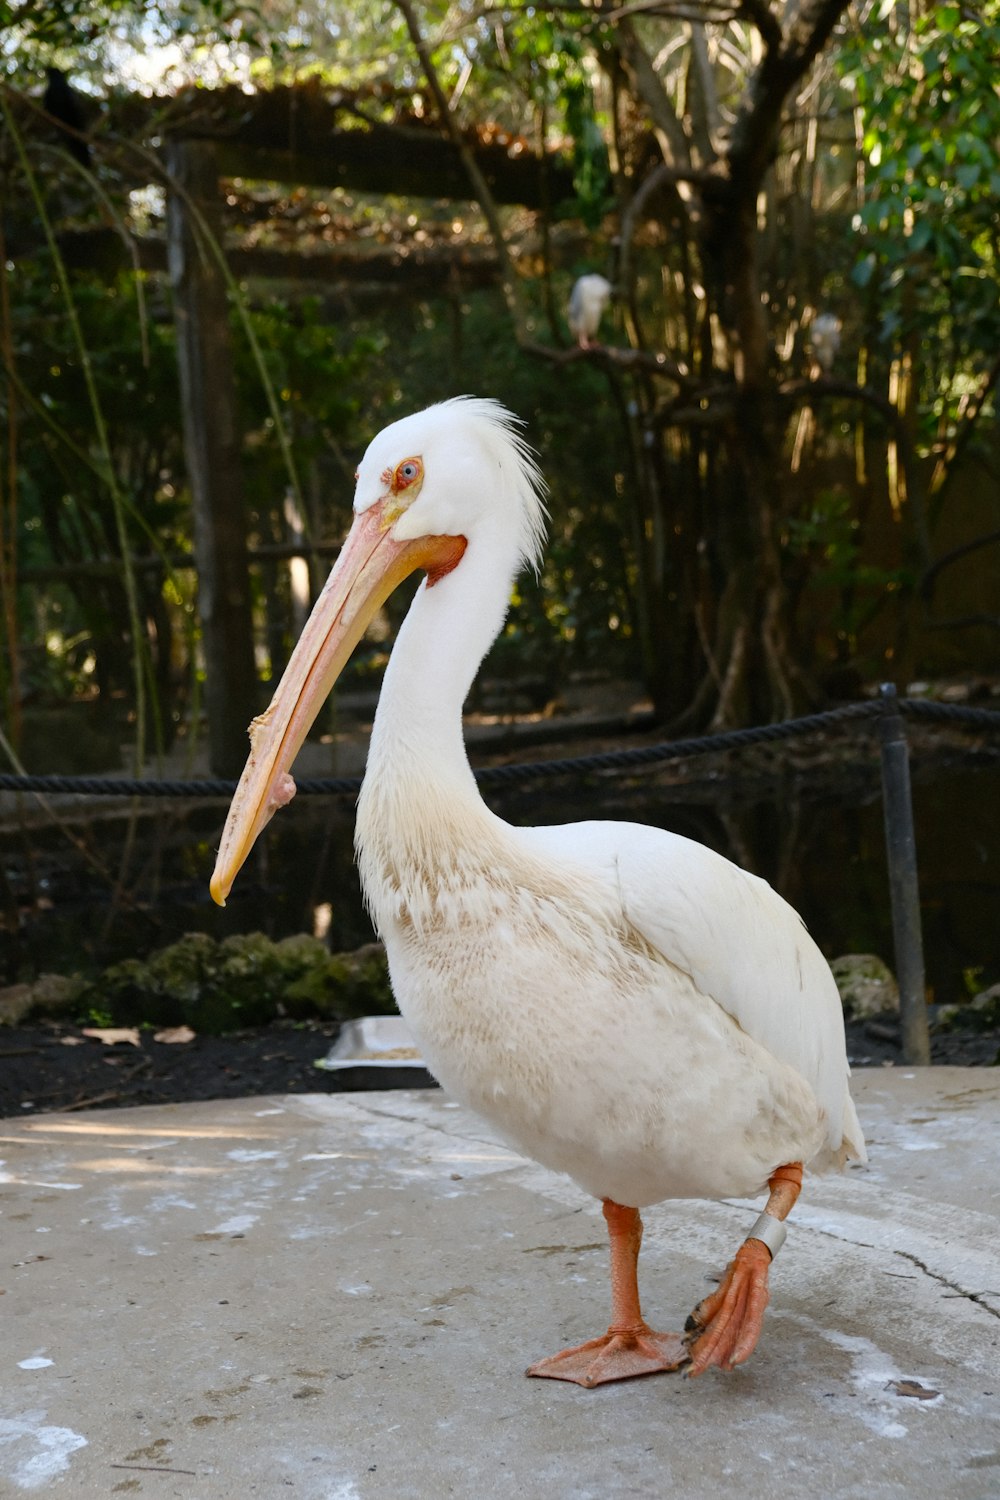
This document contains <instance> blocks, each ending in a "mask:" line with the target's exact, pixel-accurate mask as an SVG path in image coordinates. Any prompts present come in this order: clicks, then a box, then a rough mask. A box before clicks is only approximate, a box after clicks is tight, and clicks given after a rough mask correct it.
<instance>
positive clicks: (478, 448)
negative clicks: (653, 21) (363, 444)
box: [354, 396, 545, 577]
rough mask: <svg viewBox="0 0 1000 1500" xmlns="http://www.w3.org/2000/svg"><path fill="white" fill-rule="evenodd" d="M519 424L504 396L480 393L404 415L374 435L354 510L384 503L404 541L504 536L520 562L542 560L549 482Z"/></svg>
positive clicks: (383, 508) (380, 508)
mask: <svg viewBox="0 0 1000 1500" xmlns="http://www.w3.org/2000/svg"><path fill="white" fill-rule="evenodd" d="M519 427H520V423H519V422H518V419H517V418H516V417H515V416H513V415H512V414H511V413H510V412H509V411H507V410H506V408H505V407H503V406H501V405H500V403H499V402H498V401H488V400H481V399H479V398H477V397H475V396H459V397H457V398H456V399H455V400H453V401H442V402H441V403H440V404H439V405H437V406H429V407H428V408H427V409H426V411H419V412H414V414H413V415H412V416H409V417H402V418H401V419H400V420H399V421H398V422H393V423H392V424H391V425H390V426H389V427H386V428H384V429H383V430H382V431H381V432H380V433H379V434H378V436H377V437H375V438H373V439H372V441H371V443H370V444H369V445H368V450H367V452H366V453H365V456H364V458H363V459H362V460H361V463H360V464H359V465H358V470H357V474H356V475H355V478H356V481H357V488H356V490H355V495H354V512H355V515H356V516H362V515H364V514H365V512H366V511H368V510H370V509H372V508H375V509H377V510H378V512H379V514H380V516H381V517H382V520H383V522H384V523H387V524H388V525H389V526H390V527H391V529H392V535H393V537H394V538H395V540H396V541H397V542H406V541H416V540H417V539H418V538H421V537H423V538H431V537H464V538H465V540H466V541H467V542H468V541H470V540H473V539H474V538H475V537H476V536H477V535H478V534H479V533H480V532H484V533H488V534H489V536H490V537H491V538H496V537H497V536H498V534H499V535H503V536H506V537H510V539H511V541H512V543H513V545H514V546H515V547H516V549H517V556H518V561H519V562H528V563H530V564H531V565H532V566H534V565H536V564H537V561H538V554H539V552H540V549H541V543H542V538H543V534H544V523H545V510H544V507H543V505H542V501H541V491H542V489H543V483H542V477H541V475H540V473H539V471H538V468H537V465H536V464H535V461H534V459H533V457H532V455H531V451H530V449H529V448H528V446H527V444H526V443H525V441H524V439H523V437H522V436H521V433H520V431H519ZM453 565H454V564H453ZM429 571H431V570H429ZM432 576H433V574H432ZM437 576H439V577H440V576H441V574H440V573H438V575H437Z"/></svg>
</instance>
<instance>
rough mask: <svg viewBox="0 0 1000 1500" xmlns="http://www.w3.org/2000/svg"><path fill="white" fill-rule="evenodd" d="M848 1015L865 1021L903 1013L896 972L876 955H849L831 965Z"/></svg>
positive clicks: (846, 954)
mask: <svg viewBox="0 0 1000 1500" xmlns="http://www.w3.org/2000/svg"><path fill="white" fill-rule="evenodd" d="M830 968H831V969H832V970H833V977H834V979H835V980H836V981H837V988H838V990H839V991H840V998H841V1000H842V1001H843V1005H844V1013H845V1014H846V1015H847V1016H848V1017H849V1019H850V1020H852V1021H865V1020H868V1018H869V1017H871V1016H880V1015H883V1014H884V1013H885V1012H886V1011H897V1012H898V1010H899V985H898V984H897V983H896V980H895V977H894V975H893V973H892V970H891V969H890V968H889V967H888V965H887V964H884V963H883V962H882V960H881V959H880V958H879V957H878V956H877V955H876V954H874V953H845V954H843V955H842V956H841V957H840V958H835V959H834V960H833V961H832V963H831V964H830Z"/></svg>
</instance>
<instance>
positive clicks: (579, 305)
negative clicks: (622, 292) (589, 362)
mask: <svg viewBox="0 0 1000 1500" xmlns="http://www.w3.org/2000/svg"><path fill="white" fill-rule="evenodd" d="M613 292H614V288H613V287H612V285H611V282H610V281H608V279H607V277H605V276H598V275H597V274H596V272H592V273H591V274H590V275H588V276H580V277H579V278H578V279H577V281H576V282H575V283H574V286H573V290H572V292H571V293H570V298H569V306H568V307H567V309H566V321H567V323H568V324H569V328H570V332H571V333H572V335H573V337H574V338H575V339H576V341H577V343H578V344H579V345H580V348H581V349H589V348H590V347H591V343H592V341H593V338H594V336H595V334H596V333H597V330H598V328H600V326H601V319H602V318H603V317H604V310H605V308H606V307H607V305H608V303H609V302H610V301H611V297H612V295H613Z"/></svg>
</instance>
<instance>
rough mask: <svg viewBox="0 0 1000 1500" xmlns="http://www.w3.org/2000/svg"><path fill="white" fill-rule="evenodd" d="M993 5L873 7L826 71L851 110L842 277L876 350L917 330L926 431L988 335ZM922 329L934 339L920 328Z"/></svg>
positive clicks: (993, 181) (996, 27)
mask: <svg viewBox="0 0 1000 1500" xmlns="http://www.w3.org/2000/svg"><path fill="white" fill-rule="evenodd" d="M998 56H1000V5H998V4H997V3H996V0H989V3H986V4H984V5H982V6H980V7H978V9H977V12H976V13H975V14H973V13H972V12H971V11H969V10H967V9H964V8H962V7H960V6H958V5H956V4H945V5H930V6H927V7H926V8H925V9H923V10H921V11H919V12H917V13H916V19H915V20H914V22H913V24H912V26H910V25H908V24H907V22H906V12H905V10H904V11H901V10H900V8H899V7H897V6H893V5H888V4H883V5H882V7H881V9H880V10H879V11H878V12H877V13H876V14H874V15H873V16H872V17H871V18H870V19H869V21H868V23H867V24H866V25H865V27H864V28H863V29H859V30H858V31H857V32H855V34H854V35H853V36H852V38H851V39H850V40H849V42H848V43H847V44H846V45H845V47H844V48H843V50H842V52H841V54H840V57H839V64H838V65H839V67H840V70H841V74H842V77H843V81H844V83H845V85H846V86H847V88H848V89H849V90H850V92H851V94H852V95H853V96H854V98H856V100H857V105H858V108H859V110H860V113H861V117H862V120H863V141H862V150H863V153H864V158H865V164H866V165H865V194H864V200H863V202H862V203H861V205H860V207H859V208H858V211H857V214H856V216H855V220H854V227H855V231H856V234H857V236H858V257H857V260H856V263H855V266H854V270H853V280H854V284H855V286H857V287H858V288H859V289H860V290H862V291H863V292H865V293H866V295H867V296H868V297H869V298H871V303H872V306H874V307H877V309H878V320H879V328H880V332H881V336H882V339H883V340H884V342H885V344H886V345H887V346H894V347H898V346H900V345H901V344H905V343H906V341H907V340H908V339H911V338H919V339H920V340H921V342H922V344H923V346H924V350H925V353H926V354H927V355H928V356H929V357H927V358H926V359H925V360H924V361H923V371H922V373H923V375H924V384H923V388H922V390H921V392H920V395H921V398H922V402H923V409H924V412H925V415H926V418H927V423H926V426H925V429H924V431H925V441H926V442H927V443H928V444H929V443H930V442H931V441H933V438H934V436H935V434H936V433H937V431H938V424H939V422H940V420H941V418H942V416H945V417H946V416H947V414H948V412H949V410H950V408H952V407H954V406H955V405H956V403H957V402H958V401H960V400H961V398H962V395H963V394H964V393H966V392H967V390H968V384H967V380H966V379H965V377H964V372H966V371H968V369H969V368H970V366H971V367H973V368H975V367H976V366H977V365H979V366H981V365H982V363H983V362H984V361H985V360H986V359H988V358H990V357H991V353H990V351H994V350H995V349H996V347H997V344H998V342H1000V261H998V242H1000V241H998V236H1000V208H998V204H1000V90H998V88H997V81H996V80H997V72H996V69H997V58H998ZM932 330H933V332H934V334H935V335H936V338H935V339H934V340H933V341H931V340H929V339H928V334H929V333H930V332H931V331H932Z"/></svg>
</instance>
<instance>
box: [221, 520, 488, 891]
mask: <svg viewBox="0 0 1000 1500" xmlns="http://www.w3.org/2000/svg"><path fill="white" fill-rule="evenodd" d="M398 515H399V509H398V506H397V505H396V504H395V501H394V498H393V497H391V496H390V497H386V499H384V500H381V501H379V502H378V503H377V504H376V505H373V506H371V507H370V508H369V509H368V510H366V511H363V512H362V513H361V514H360V515H359V516H356V517H355V520H354V525H353V526H352V527H351V530H350V534H349V535H348V538H347V540H346V542H345V543H344V545H343V548H342V549H341V552H340V556H339V557H338V558H337V561H336V563H335V564H334V567H333V571H332V572H331V574H330V576H329V578H328V579H327V581H326V584H325V586H324V588H323V592H322V593H321V594H320V596H319V598H318V599H317V600H316V603H315V604H314V606H313V609H312V613H311V614H310V616H309V619H308V620H307V621H306V624H305V629H304V630H303V632H302V634H301V636H300V637H299V640H298V643H297V644H296V647H295V650H294V651H293V652H292V656H291V660H290V661H289V663H288V666H287V667H286V669H285V673H284V676H283V677H282V679H281V681H280V682H279V684H278V687H277V690H276V692H275V694H274V697H273V698H272V699H271V702H270V704H269V705H268V707H267V708H266V709H265V710H264V712H263V713H262V714H261V715H260V716H259V717H258V718H256V719H254V721H253V723H252V724H251V725H250V755H249V758H248V760H247V763H246V765H245V766H244V768H243V775H242V776H241V777H240V784H239V786H238V787H237V788H236V794H235V796H234V797H233V800H232V803H231V804H230V808H229V815H228V817H227V818H226V826H225V829H224V830H223V834H222V843H221V844H220V846H219V853H218V858H217V859H216V862H215V872H214V874H213V875H212V881H211V886H210V889H211V892H212V900H213V901H216V902H217V903H218V904H219V906H225V904H226V897H227V896H228V895H229V892H230V891H231V890H232V887H233V882H234V880H235V879H236V877H237V875H238V874H239V872H240V870H241V869H242V867H243V864H244V862H245V860H246V858H247V855H248V854H249V853H250V850H251V849H252V848H253V846H254V843H255V842H256V839H257V836H258V834H259V833H260V832H261V830H262V829H263V828H265V827H266V825H267V824H268V823H269V822H270V820H271V818H272V817H273V816H274V814H275V813H276V812H277V810H278V808H279V807H284V806H285V805H286V803H288V802H290V801H291V800H292V798H293V797H294V795H295V783H294V781H293V780H292V777H291V774H290V773H291V767H292V763H293V761H294V760H295V757H296V755H297V754H298V753H299V749H300V747H301V745H302V742H303V740H304V739H305V737H306V735H307V734H308V732H309V729H310V726H311V725H312V723H313V720H314V719H315V718H316V715H317V714H318V713H319V711H320V708H321V707H322V705H323V703H324V702H325V701H326V699H327V697H328V695H329V693H330V690H331V688H332V687H333V684H334V683H335V682H336V680H337V678H338V677H339V676H340V673H341V672H342V671H343V669H344V667H345V665H346V663H347V661H348V660H349V658H350V655H351V652H352V651H353V650H354V648H355V646H356V645H357V643H358V641H359V640H360V639H361V637H362V636H363V635H364V633H365V630H366V628H367V626H368V624H369V623H370V621H371V619H372V617H373V616H374V614H375V612H376V611H377V610H378V609H379V608H380V607H381V606H382V604H384V603H385V601H386V599H388V597H389V595H390V594H391V593H392V591H393V590H394V589H395V588H397V587H398V585H399V584H400V583H402V581H403V579H404V578H406V577H408V576H409V574H410V573H413V572H414V571H415V570H416V569H417V568H425V569H426V570H427V572H428V573H429V574H430V576H431V578H432V580H433V579H435V578H437V577H440V576H442V574H444V573H446V572H448V571H450V569H451V568H453V567H454V566H455V564H456V563H457V562H458V561H459V559H460V558H461V556H462V553H463V552H464V550H465V538H464V537H454V536H425V537H418V538H416V539H415V540H413V541H404V542H400V541H397V540H396V539H395V538H394V537H393V534H392V523H393V521H395V520H396V518H397V517H398Z"/></svg>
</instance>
